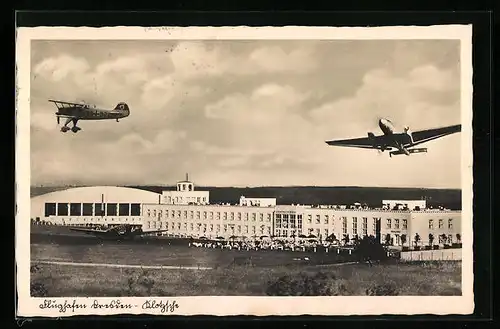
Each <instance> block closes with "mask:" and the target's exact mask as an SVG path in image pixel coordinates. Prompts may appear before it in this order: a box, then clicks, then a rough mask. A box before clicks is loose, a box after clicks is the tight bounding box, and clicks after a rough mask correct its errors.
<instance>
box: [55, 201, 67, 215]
mask: <svg viewBox="0 0 500 329" xmlns="http://www.w3.org/2000/svg"><path fill="white" fill-rule="evenodd" d="M57 216H68V204H67V203H58V204H57Z"/></svg>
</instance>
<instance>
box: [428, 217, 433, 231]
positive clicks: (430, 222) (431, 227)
mask: <svg viewBox="0 0 500 329" xmlns="http://www.w3.org/2000/svg"><path fill="white" fill-rule="evenodd" d="M433 229H434V220H432V219H429V230H433Z"/></svg>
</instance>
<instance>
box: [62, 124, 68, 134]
mask: <svg viewBox="0 0 500 329" xmlns="http://www.w3.org/2000/svg"><path fill="white" fill-rule="evenodd" d="M68 130H69V127H66V126H64V127H61V131H62V132H63V133H65V132H67V131H68Z"/></svg>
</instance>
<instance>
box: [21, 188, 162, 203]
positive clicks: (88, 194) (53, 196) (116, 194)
mask: <svg viewBox="0 0 500 329" xmlns="http://www.w3.org/2000/svg"><path fill="white" fill-rule="evenodd" d="M160 196H161V194H158V193H155V192H150V191H145V190H140V189H136V188H130V187H118V186H88V187H75V188H69V189H66V190H60V191H55V192H49V193H46V194H42V195H38V196H35V197H32V198H31V201H32V202H82V203H85V202H89V203H93V202H101V201H102V198H103V197H104V202H106V203H110V202H122V203H158V201H159V198H160Z"/></svg>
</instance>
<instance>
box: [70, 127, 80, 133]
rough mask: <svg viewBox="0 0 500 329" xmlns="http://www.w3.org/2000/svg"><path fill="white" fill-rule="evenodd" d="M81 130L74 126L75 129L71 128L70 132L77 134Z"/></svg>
mask: <svg viewBox="0 0 500 329" xmlns="http://www.w3.org/2000/svg"><path fill="white" fill-rule="evenodd" d="M81 129H82V128H80V127H76V126H75V127H73V128H71V131H72V132H74V133H77V132H78V130H81Z"/></svg>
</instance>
